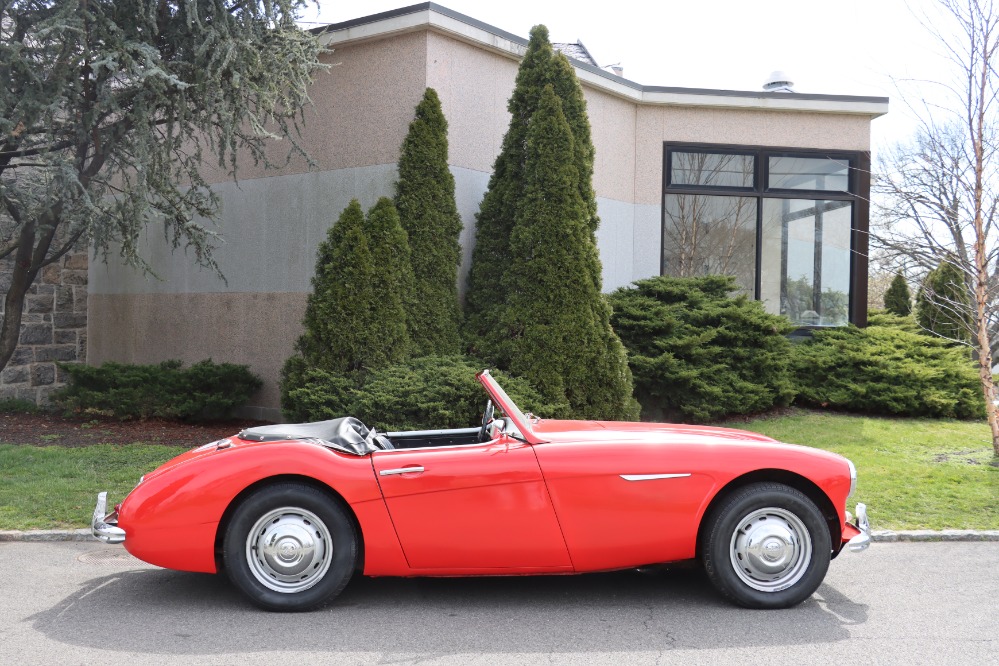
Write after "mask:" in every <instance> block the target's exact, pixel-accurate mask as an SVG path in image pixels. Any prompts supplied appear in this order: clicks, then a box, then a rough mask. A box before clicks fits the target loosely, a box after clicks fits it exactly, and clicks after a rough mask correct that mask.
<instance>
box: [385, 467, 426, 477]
mask: <svg viewBox="0 0 999 666" xmlns="http://www.w3.org/2000/svg"><path fill="white" fill-rule="evenodd" d="M422 472H423V467H422V466H418V467H397V468H396V469H383V470H382V471H380V472H378V476H391V475H393V474H420V473H422Z"/></svg>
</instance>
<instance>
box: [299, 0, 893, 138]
mask: <svg viewBox="0 0 999 666" xmlns="http://www.w3.org/2000/svg"><path fill="white" fill-rule="evenodd" d="M418 30H432V31H434V32H438V33H441V34H444V35H448V36H449V37H453V38H455V39H458V40H461V41H463V42H466V43H468V44H471V45H473V46H477V47H479V48H483V49H486V50H489V51H493V52H495V53H499V54H501V55H504V56H506V57H509V58H511V59H515V60H520V59H521V58H522V57H523V55H524V52H525V51H526V50H527V40H526V39H525V38H523V37H519V36H517V35H514V34H512V33H509V32H506V31H505V30H500V29H499V28H497V27H495V26H491V25H489V24H487V23H483V22H482V21H479V20H476V19H474V18H472V17H470V16H466V15H464V14H460V13H458V12H456V11H454V10H451V9H448V8H447V7H442V6H441V5H438V4H437V3H434V2H424V3H420V4H418V5H410V6H408V7H401V8H399V9H393V10H391V11H387V12H382V13H380V14H372V15H371V16H364V17H361V18H357V19H353V20H350V21H344V22H343V23H335V24H332V25H329V26H325V27H323V28H316V29H314V30H313V32H316V33H318V34H320V35H321V37H320V41H321V43H322V44H323V46H326V47H327V48H333V49H335V48H337V47H338V46H346V45H348V44H356V43H360V42H365V41H370V40H374V39H383V38H386V37H390V36H392V35H397V34H401V33H407V32H415V31H418ZM570 61H571V62H572V64H573V66H574V67H575V68H576V75H577V76H578V77H579V80H580V82H581V83H583V84H584V85H586V86H589V87H591V88H596V89H598V90H602V91H604V92H607V93H610V94H612V95H615V96H617V97H621V98H624V99H628V100H631V101H634V102H636V103H638V104H649V105H654V106H685V107H714V108H727V109H751V110H762V111H805V112H810V113H837V114H854V115H862V116H869V117H871V118H877V117H878V116H882V115H884V114H886V113H888V98H887V97H857V96H852V95H812V94H803V93H782V92H766V91H741V90H710V89H704V88H669V87H662V86H644V85H641V84H639V83H635V82H634V81H629V80H627V79H624V78H622V77H619V76H615V75H614V74H611V73H610V72H607V71H604V70H602V69H600V68H598V67H594V66H592V65H589V64H586V63H583V62H580V61H578V60H575V59H571V58H570Z"/></svg>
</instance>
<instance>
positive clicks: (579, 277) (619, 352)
mask: <svg viewBox="0 0 999 666" xmlns="http://www.w3.org/2000/svg"><path fill="white" fill-rule="evenodd" d="M574 144H575V141H574V138H573V133H572V130H571V128H570V125H569V123H568V121H567V119H566V116H565V114H564V113H563V112H562V103H561V101H560V100H559V98H558V97H557V96H556V94H555V91H554V87H553V86H552V85H548V86H546V87H545V88H544V89H543V93H542V96H541V99H540V103H539V106H538V110H537V111H536V112H535V114H534V116H533V117H532V118H531V122H530V125H529V131H528V133H527V136H526V155H525V158H526V159H525V167H526V168H525V173H524V177H525V180H524V194H523V198H522V201H521V202H520V205H519V206H518V207H517V212H516V218H515V223H514V227H513V230H512V233H511V244H510V251H511V254H512V257H511V261H510V267H509V270H508V271H506V273H505V274H504V276H503V284H502V285H501V286H502V288H503V291H504V292H505V293H506V294H507V295H508V301H507V303H506V307H505V308H503V309H502V310H501V326H500V327H499V330H501V331H503V333H504V334H505V339H504V340H503V342H502V344H503V346H504V348H505V349H504V350H503V352H504V355H507V356H509V358H510V359H511V361H510V370H511V371H513V372H514V373H516V374H519V375H521V376H523V377H526V378H527V379H528V380H530V381H531V382H532V384H533V385H534V386H535V387H536V388H537V389H538V390H540V391H541V393H542V395H544V396H545V397H546V398H548V399H549V400H551V401H552V402H557V401H560V400H567V401H568V403H569V405H570V407H571V408H572V410H573V414H574V415H575V416H577V417H578V418H598V419H599V418H603V419H614V418H617V419H633V418H637V415H638V403H637V402H636V401H635V400H634V398H633V397H632V378H631V372H630V370H629V369H628V363H627V358H626V356H625V351H624V347H623V346H622V344H621V341H620V340H619V339H618V338H617V336H616V335H615V334H614V332H613V330H612V329H611V326H610V310H609V307H608V305H607V303H606V300H605V299H604V297H603V295H602V294H601V290H600V285H601V279H600V270H601V267H600V261H599V259H598V258H597V251H596V247H595V245H594V243H593V241H592V236H593V231H592V228H591V220H592V216H591V213H590V208H589V207H588V206H587V202H586V201H584V199H583V196H582V195H581V193H580V187H579V170H578V169H577V167H576V165H575V163H574V162H575V160H574V154H575V145H574Z"/></svg>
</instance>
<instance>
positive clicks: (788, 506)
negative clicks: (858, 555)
mask: <svg viewBox="0 0 999 666" xmlns="http://www.w3.org/2000/svg"><path fill="white" fill-rule="evenodd" d="M706 527H707V531H706V538H705V539H704V542H703V543H702V546H701V557H702V560H703V562H704V569H705V571H706V572H707V574H708V578H709V579H710V580H711V582H712V583H713V584H714V586H715V587H716V588H717V589H718V590H719V591H720V592H721V593H722V595H723V596H725V597H727V598H728V599H730V600H732V601H734V602H735V603H737V604H739V605H741V606H746V607H749V608H788V607H790V606H794V605H796V604H799V603H801V602H802V601H804V600H805V599H807V598H808V597H809V596H811V595H812V593H813V592H815V590H816V589H818V587H819V585H820V584H821V583H822V580H823V578H825V575H826V571H827V570H828V568H829V559H830V556H831V548H830V535H829V528H828V526H827V525H826V522H825V520H824V519H823V518H822V513H821V512H820V511H819V509H818V507H816V506H815V503H814V502H812V500H810V499H809V498H808V497H807V496H806V495H805V494H804V493H802V492H800V491H798V490H795V489H794V488H791V487H789V486H785V485H783V484H779V483H754V484H752V485H748V486H745V487H744V488H740V489H739V490H737V491H735V492H734V493H733V494H732V495H730V496H729V497H727V498H725V499H724V500H723V501H722V503H721V504H720V505H719V506H718V507H717V508H716V509H715V510H714V511H713V512H712V514H711V516H710V517H709V519H708V523H707V526H706Z"/></svg>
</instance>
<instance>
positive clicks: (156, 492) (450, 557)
mask: <svg viewBox="0 0 999 666" xmlns="http://www.w3.org/2000/svg"><path fill="white" fill-rule="evenodd" d="M479 379H480V381H481V382H482V384H483V385H484V386H485V388H486V390H487V391H488V392H489V394H490V396H491V398H492V400H493V401H495V403H496V404H497V406H498V407H499V408H500V409H501V410H502V412H503V415H504V416H503V417H502V418H495V419H494V418H492V408H491V406H487V413H486V415H485V417H484V419H483V424H482V426H481V427H476V428H467V429H461V430H440V431H419V432H402V433H387V434H379V433H375V432H374V431H373V430H370V429H368V428H366V427H364V426H363V424H360V422H359V421H356V419H337V420H335V421H327V422H321V423H317V424H291V425H283V426H266V427H263V428H253V429H250V430H246V431H243V432H241V433H240V434H239V435H237V436H234V437H232V438H229V439H224V440H221V441H219V442H213V443H211V444H206V445H205V446H202V447H199V448H197V449H195V450H193V451H190V452H188V453H185V454H183V455H181V456H179V457H177V458H175V459H173V460H171V461H169V462H167V463H165V464H164V465H162V466H161V467H159V468H158V469H156V470H155V471H153V472H151V473H150V474H147V475H146V476H144V477H143V479H142V480H141V481H140V483H139V485H138V486H137V487H136V488H135V489H134V490H133V491H132V492H131V493H130V494H129V495H128V496H127V497H126V498H125V499H124V501H123V502H122V503H121V504H120V505H118V506H117V507H116V509H115V511H113V512H112V513H111V514H110V515H105V512H106V508H105V507H106V499H105V497H106V495H105V494H104V493H101V495H100V496H99V499H98V506H97V508H96V510H95V512H94V519H93V530H94V534H95V536H97V537H98V538H100V539H102V540H104V541H107V542H111V543H120V542H124V546H125V548H126V549H127V550H128V551H129V552H130V553H132V554H133V555H134V556H136V557H138V558H139V559H141V560H144V561H146V562H149V563H152V564H155V565H159V566H162V567H166V568H170V569H179V570H184V571H199V572H209V573H214V572H217V571H219V570H220V569H225V570H226V572H227V573H228V574H229V576H230V577H231V578H232V579H233V582H234V583H235V584H236V585H237V587H239V588H240V589H241V590H242V591H243V592H244V593H246V594H247V596H249V598H250V599H251V600H252V601H254V602H255V603H257V604H258V605H260V606H262V607H264V608H268V609H272V610H302V609H307V608H313V607H315V606H318V605H321V604H323V603H325V602H327V601H328V600H330V599H332V598H333V597H335V596H336V594H338V593H339V592H340V590H341V589H342V588H343V586H344V585H345V584H346V583H347V581H348V580H349V579H350V577H351V575H352V574H354V573H355V572H356V571H361V572H363V574H364V575H368V576H477V575H512V574H551V573H584V572H593V571H606V570H613V569H624V568H631V567H638V566H642V565H649V564H654V563H665V562H675V561H679V560H688V559H694V558H700V559H701V560H702V561H703V562H704V565H705V568H706V570H707V572H708V574H709V577H710V578H711V580H712V582H714V583H715V585H716V586H717V587H718V588H719V590H720V591H721V592H722V593H723V594H724V595H725V596H727V597H729V598H730V599H732V600H733V601H735V602H736V603H739V604H742V605H746V606H753V607H786V606H790V605H793V604H796V603H798V602H800V601H801V600H803V599H804V598H807V597H808V596H809V595H811V593H812V592H813V591H814V590H815V588H817V587H818V584H819V583H821V581H822V578H823V577H824V575H825V571H826V568H827V566H828V563H829V560H830V559H831V558H833V557H835V556H836V555H837V554H838V553H839V552H840V550H841V549H843V548H844V547H845V546H847V545H849V548H850V549H851V550H863V549H864V548H866V547H867V545H868V543H869V534H868V532H869V530H868V526H867V519H866V511H865V508H864V506H863V505H858V507H857V523H856V524H852V523H851V522H849V520H850V519H849V517H848V514H847V512H846V502H847V497H848V496H849V495H850V494H851V492H852V490H853V486H854V484H855V480H856V472H855V470H854V468H853V465H852V464H851V463H850V462H849V461H848V460H846V459H845V458H842V457H840V456H838V455H835V454H831V453H827V452H824V451H820V450H816V449H810V448H806V447H800V446H793V445H788V444H781V443H779V442H776V441H774V440H772V439H770V438H767V437H764V436H762V435H758V434H754V433H750V432H744V431H738V430H730V429H724V428H711V427H696V426H685V425H666V424H650V423H619V422H600V421H597V422H595V421H560V420H547V419H537V418H535V417H530V416H525V415H524V414H522V413H521V411H520V410H519V409H518V408H517V406H516V405H514V404H513V402H512V401H511V400H510V398H509V397H508V396H507V395H506V393H505V392H504V391H503V390H502V388H500V387H499V385H497V384H496V382H495V380H494V379H493V378H492V377H491V376H490V375H489V373H488V372H483V373H481V374H480V375H479Z"/></svg>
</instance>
